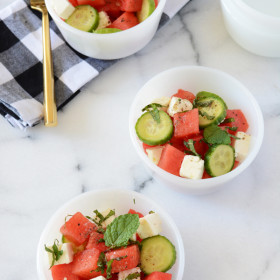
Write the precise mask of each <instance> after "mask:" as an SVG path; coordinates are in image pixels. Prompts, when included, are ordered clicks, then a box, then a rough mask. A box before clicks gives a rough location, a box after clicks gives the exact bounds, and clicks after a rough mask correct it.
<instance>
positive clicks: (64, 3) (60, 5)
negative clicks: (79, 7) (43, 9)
mask: <svg viewBox="0 0 280 280" xmlns="http://www.w3.org/2000/svg"><path fill="white" fill-rule="evenodd" d="M53 8H54V10H55V12H56V13H57V15H58V16H59V17H61V18H63V19H68V18H69V17H70V16H71V14H72V13H73V12H74V11H75V7H74V6H73V5H72V4H71V3H70V2H69V1H68V0H59V1H53Z"/></svg>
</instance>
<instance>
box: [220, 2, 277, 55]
mask: <svg viewBox="0 0 280 280" xmlns="http://www.w3.org/2000/svg"><path fill="white" fill-rule="evenodd" d="M252 1H253V0H251V2H252ZM270 1H271V0H270ZM270 1H263V4H264V5H270V3H269V2H270ZM273 1H275V3H276V1H279V0H273ZM257 2H260V1H257ZM278 6H279V4H278ZM221 8H222V12H223V16H224V21H225V26H226V28H227V30H228V32H229V34H230V35H231V37H232V38H233V39H234V40H235V41H236V42H237V43H238V44H239V45H240V46H241V47H243V48H244V49H246V50H248V51H250V52H252V53H254V54H257V55H262V56H267V57H280V32H279V30H280V11H279V13H278V14H279V17H277V16H273V15H270V14H268V13H264V12H261V11H260V10H256V9H254V8H253V7H251V6H250V5H248V4H246V2H244V1H243V0H221Z"/></svg>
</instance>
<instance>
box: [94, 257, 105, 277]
mask: <svg viewBox="0 0 280 280" xmlns="http://www.w3.org/2000/svg"><path fill="white" fill-rule="evenodd" d="M105 268H106V259H105V253H104V252H101V253H100V255H99V257H98V261H97V269H95V270H93V271H96V272H99V271H101V273H102V274H103V273H104V271H105Z"/></svg>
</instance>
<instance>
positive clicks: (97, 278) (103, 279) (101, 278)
mask: <svg viewBox="0 0 280 280" xmlns="http://www.w3.org/2000/svg"><path fill="white" fill-rule="evenodd" d="M89 280H106V278H105V277H103V276H97V277H94V278H91V279H89Z"/></svg>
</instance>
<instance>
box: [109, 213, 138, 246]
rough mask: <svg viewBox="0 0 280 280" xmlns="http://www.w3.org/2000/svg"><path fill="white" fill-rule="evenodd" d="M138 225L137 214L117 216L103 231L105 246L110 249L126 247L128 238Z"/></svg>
mask: <svg viewBox="0 0 280 280" xmlns="http://www.w3.org/2000/svg"><path fill="white" fill-rule="evenodd" d="M139 225H140V222H139V216H138V215H137V214H125V215H121V216H118V217H117V218H115V219H114V221H113V222H112V223H111V224H109V225H108V227H107V229H106V231H105V234H104V239H105V245H106V246H108V247H112V248H114V247H122V246H126V245H127V243H128V240H129V238H130V237H131V236H132V235H133V234H134V233H135V232H136V231H137V229H138V227H139Z"/></svg>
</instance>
